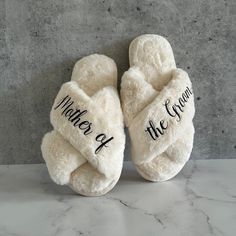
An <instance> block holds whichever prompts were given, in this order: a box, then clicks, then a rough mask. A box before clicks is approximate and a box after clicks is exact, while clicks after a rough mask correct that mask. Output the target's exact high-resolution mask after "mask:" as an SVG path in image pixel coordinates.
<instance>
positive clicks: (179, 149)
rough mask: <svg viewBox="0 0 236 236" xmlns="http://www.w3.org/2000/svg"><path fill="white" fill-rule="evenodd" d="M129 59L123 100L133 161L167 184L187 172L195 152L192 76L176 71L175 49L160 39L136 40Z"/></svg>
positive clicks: (148, 176) (150, 177)
mask: <svg viewBox="0 0 236 236" xmlns="http://www.w3.org/2000/svg"><path fill="white" fill-rule="evenodd" d="M129 60H130V69H129V70H128V71H127V72H125V73H124V75H123V77H122V83H121V100H122V106H123V113H124V117H125V123H126V126H127V127H128V128H129V134H130V138H131V145H132V160H133V162H134V164H135V166H136V168H137V170H138V172H139V173H140V174H141V175H142V176H143V177H144V178H145V179H147V180H150V181H164V180H168V179H170V178H172V177H174V176H175V175H176V174H177V173H178V172H179V171H180V170H181V169H182V168H183V166H184V164H185V163H186V161H187V160H188V159H189V157H190V154H191V151H192V146H193V136H194V127H193V123H192V119H193V116H194V112H195V108H194V98H193V91H192V84H191V81H190V79H189V77H188V74H187V73H186V72H185V71H183V70H181V69H177V68H176V65H175V59H174V55H173V52H172V48H171V46H170V44H169V43H168V41H167V40H166V39H165V38H163V37H161V36H158V35H142V36H139V37H137V38H136V39H134V40H133V41H132V42H131V44H130V47H129Z"/></svg>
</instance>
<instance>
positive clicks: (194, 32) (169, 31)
mask: <svg viewBox="0 0 236 236" xmlns="http://www.w3.org/2000/svg"><path fill="white" fill-rule="evenodd" d="M235 15H236V4H235V0H228V1H220V0H219V1H217V0H216V1H213V0H202V1H200V0H199V1H197V0H194V1H193V0H192V1H191V0H175V1H174V0H172V1H170V0H165V1H161V0H160V1H143V0H140V1H136V0H130V1H128V0H126V1H124V0H122V1H111V0H110V1H109V0H108V1H98V0H91V1H82V0H80V1H78V0H74V1H61V0H53V1H52V0H50V1H49V0H45V1H42V0H41V1H40V0H38V1H33V0H5V1H4V0H0V163H2V164H6V163H39V162H42V161H43V160H42V157H41V152H40V143H41V139H42V136H43V135H44V134H45V133H46V132H47V131H49V130H51V125H50V123H49V112H50V109H51V106H52V102H53V99H54V98H55V96H56V94H57V92H58V90H59V88H60V86H61V85H62V83H64V82H66V81H68V80H69V79H70V75H71V71H72V68H73V64H74V63H75V62H76V60H77V59H79V58H81V57H83V56H85V55H88V54H91V53H95V52H98V53H104V54H106V55H108V56H110V57H112V58H113V59H114V60H115V61H116V62H117V65H118V68H119V77H120V76H121V75H122V73H123V72H124V71H125V70H126V69H127V68H128V46H129V43H130V41H131V40H132V39H133V38H134V37H136V36H138V35H140V34H144V33H156V34H160V35H164V36H165V37H167V39H168V40H169V41H170V43H171V45H172V47H173V50H174V53H175V58H176V61H177V65H178V66H179V67H182V68H184V69H185V70H187V71H188V73H189V74H190V77H191V79H192V82H193V88H194V92H195V98H196V116H195V119H194V124H195V127H196V136H195V143H194V149H193V153H192V158H193V159H209V158H235V157H236V155H235V154H236V140H235V134H236V129H235V128H236V121H235V119H236V118H235V117H236V106H235V104H236V97H235V90H236V86H235V85H236V83H235V80H236V67H235V64H236V55H235V53H236V49H235V47H236V27H235V22H236V17H235ZM128 141H129V140H128ZM125 156H126V159H129V158H130V157H129V156H130V153H129V142H127V148H126V152H125Z"/></svg>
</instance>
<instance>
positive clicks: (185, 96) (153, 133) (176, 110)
mask: <svg viewBox="0 0 236 236" xmlns="http://www.w3.org/2000/svg"><path fill="white" fill-rule="evenodd" d="M192 94H193V93H192V92H191V90H190V89H189V87H186V90H185V91H184V92H183V93H182V96H181V97H180V98H179V99H178V104H176V103H175V104H174V105H172V106H171V105H170V99H167V100H166V101H165V104H163V105H164V106H165V109H166V112H167V113H168V115H169V116H171V117H176V120H177V122H180V121H181V113H183V112H184V109H183V108H184V107H185V104H186V103H187V102H188V100H189V98H190V96H191V95H192ZM167 128H168V122H167V121H165V120H161V121H160V122H159V127H156V126H155V124H154V122H153V121H152V120H149V126H148V127H147V128H146V129H145V130H144V131H145V132H147V133H148V134H149V135H150V137H151V138H152V139H153V140H157V139H158V138H159V137H161V136H162V135H164V133H165V130H166V129H167Z"/></svg>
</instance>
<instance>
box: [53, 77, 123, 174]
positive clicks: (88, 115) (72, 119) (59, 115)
mask: <svg viewBox="0 0 236 236" xmlns="http://www.w3.org/2000/svg"><path fill="white" fill-rule="evenodd" d="M103 97H104V98H105V99H102V98H103ZM108 98H109V99H108ZM112 106H113V107H116V106H119V99H118V96H117V93H116V91H115V89H114V88H113V87H111V86H110V87H106V88H103V89H101V90H100V91H98V92H97V93H96V94H95V95H93V96H92V97H89V96H88V95H87V94H86V93H85V92H84V91H83V90H82V89H80V87H79V85H78V84H77V83H76V82H74V81H70V82H67V83H65V84H64V85H63V86H62V87H61V89H60V91H59V93H58V95H57V97H56V99H55V101H54V104H53V107H52V110H51V114H50V118H51V123H52V125H53V127H54V129H55V130H56V131H58V132H59V133H60V134H61V136H62V137H63V138H64V139H65V140H66V141H68V142H69V143H70V144H71V145H72V146H73V147H74V148H75V149H76V150H77V151H78V152H79V153H80V154H81V155H82V157H83V158H84V159H85V162H86V161H88V162H89V163H90V164H91V165H92V166H93V167H94V168H96V169H97V170H98V171H99V172H100V173H102V174H104V175H105V176H106V177H111V176H113V175H114V174H115V173H113V172H111V170H112V169H114V168H111V166H112V165H113V164H114V163H113V161H114V162H115V161H117V160H116V159H114V158H110V157H111V156H113V157H114V149H116V146H117V145H118V146H119V143H120V142H123V141H122V140H123V137H120V136H121V135H122V133H121V132H115V131H116V129H115V127H118V128H119V129H120V128H121V127H122V123H121V122H119V121H118V122H116V116H117V115H116V111H115V109H113V110H112V111H111V112H110V113H109V114H108V113H107V110H109V107H112ZM112 119H114V122H113V121H112ZM81 164H83V162H82V161H81Z"/></svg>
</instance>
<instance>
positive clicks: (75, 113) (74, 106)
mask: <svg viewBox="0 0 236 236" xmlns="http://www.w3.org/2000/svg"><path fill="white" fill-rule="evenodd" d="M116 87H117V68H116V65H115V63H114V61H113V60H112V59H110V58H108V57H106V56H104V55H97V54H95V55H90V56H88V57H85V58H83V59H81V60H79V61H78V62H77V63H76V64H75V66H74V70H73V73H72V78H71V81H70V82H67V83H65V84H63V85H62V87H61V89H60V91H59V93H58V95H57V97H56V99H55V101H54V104H53V107H52V110H51V114H50V120H51V123H52V125H53V128H54V130H53V131H51V132H50V133H47V134H46V135H45V136H44V138H43V142H42V146H41V149H42V154H43V158H44V159H45V161H46V164H47V167H48V170H49V173H50V176H51V178H52V179H53V181H54V182H56V183H57V184H61V185H64V184H68V185H69V186H70V187H71V188H72V189H74V190H75V191H76V192H78V193H80V194H82V195H86V196H99V195H103V194H105V193H107V192H108V191H109V190H111V189H112V188H113V187H114V185H115V184H116V183H117V181H118V179H119V177H120V174H121V169H122V164H123V153H124V146H125V135H124V127H123V116H122V111H121V107H120V101H119V97H118V94H117V90H116Z"/></svg>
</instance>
